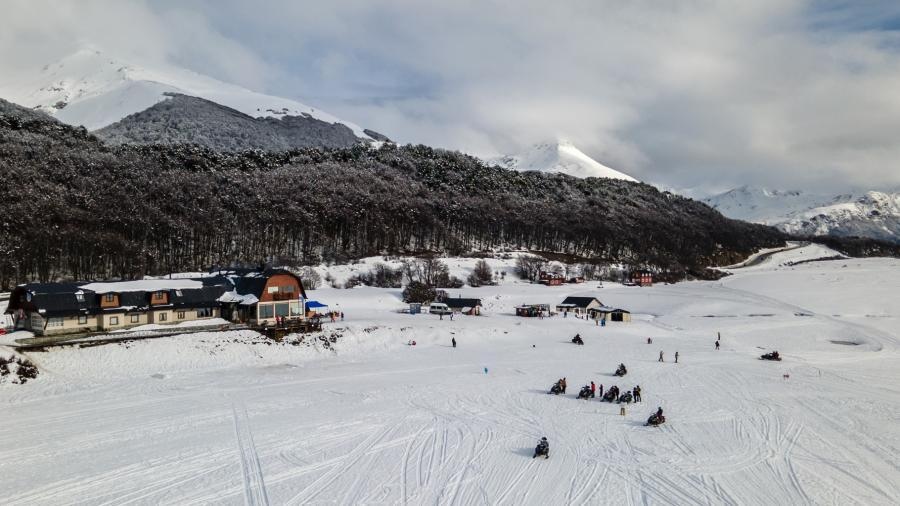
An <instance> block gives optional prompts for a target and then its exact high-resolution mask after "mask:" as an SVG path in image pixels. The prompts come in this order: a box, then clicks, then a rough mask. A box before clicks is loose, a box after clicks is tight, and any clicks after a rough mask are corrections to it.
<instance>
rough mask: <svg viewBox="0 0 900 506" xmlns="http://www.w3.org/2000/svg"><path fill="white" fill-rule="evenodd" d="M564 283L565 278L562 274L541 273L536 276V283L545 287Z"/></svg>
mask: <svg viewBox="0 0 900 506" xmlns="http://www.w3.org/2000/svg"><path fill="white" fill-rule="evenodd" d="M565 282H566V277H565V276H563V275H562V274H558V273H553V272H547V271H541V272H540V274H538V283H540V284H542V285H547V286H559V285H561V284H563V283H565Z"/></svg>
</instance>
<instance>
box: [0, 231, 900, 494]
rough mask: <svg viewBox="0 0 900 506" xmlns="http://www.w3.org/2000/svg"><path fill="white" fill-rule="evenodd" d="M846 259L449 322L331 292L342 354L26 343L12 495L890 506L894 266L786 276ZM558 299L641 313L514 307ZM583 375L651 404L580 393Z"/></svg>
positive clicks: (390, 293) (539, 297)
mask: <svg viewBox="0 0 900 506" xmlns="http://www.w3.org/2000/svg"><path fill="white" fill-rule="evenodd" d="M832 254H833V252H830V251H828V250H823V249H822V248H820V247H816V246H810V247H804V248H798V249H793V250H790V251H786V252H783V253H776V254H774V255H772V256H771V257H768V258H767V259H765V261H762V262H760V263H758V264H756V265H753V266H752V267H746V268H742V269H736V270H735V271H734V275H733V276H731V277H728V278H725V279H723V280H721V281H716V282H691V283H681V284H676V285H659V286H654V287H652V288H637V287H623V286H614V285H611V284H609V283H607V284H605V287H604V288H602V289H601V288H597V284H596V283H590V284H584V285H577V286H562V287H552V288H551V287H543V286H537V285H528V284H525V283H521V282H516V281H514V280H513V279H512V276H507V277H506V281H505V282H504V283H503V284H502V285H501V286H498V287H483V288H478V289H471V288H464V289H462V290H458V291H457V290H455V291H453V292H451V293H453V294H456V293H461V294H462V295H463V296H477V297H481V298H483V299H484V303H485V305H484V315H483V316H480V317H465V316H458V317H456V318H454V320H453V321H450V320H449V319H448V318H444V319H443V320H439V319H438V317H437V316H431V315H408V314H401V313H398V312H397V310H398V309H401V308H402V307H403V304H401V303H400V302H399V290H386V289H374V288H364V287H360V288H356V289H353V290H335V289H330V288H329V289H319V290H316V291H315V292H311V296H312V297H313V298H315V299H318V300H321V301H323V302H326V303H329V304H331V306H332V307H335V308H338V309H340V310H343V311H344V312H345V313H346V315H347V320H346V321H345V322H336V323H334V324H329V325H328V328H327V330H326V332H325V334H326V335H331V334H341V335H342V337H341V338H340V339H339V340H338V341H337V343H335V344H334V345H333V349H332V348H330V347H328V346H324V345H323V344H322V343H321V342H319V341H317V342H316V344H315V345H309V346H307V345H300V346H294V345H290V344H267V343H266V342H265V341H264V340H262V339H259V338H258V337H256V336H255V335H254V334H253V333H252V332H242V333H239V332H231V333H196V334H191V335H184V336H179V337H172V338H160V339H155V340H148V341H141V342H132V343H129V344H127V345H108V346H100V347H92V348H84V349H77V348H61V349H54V350H53V351H50V352H44V353H29V354H28V356H29V358H31V359H32V360H33V361H34V362H35V363H36V364H37V365H38V367H39V368H40V370H41V374H40V376H39V377H38V378H37V379H36V380H33V381H31V382H29V383H28V384H26V385H9V384H7V385H0V504H4V505H33V504H116V505H124V504H509V505H519V504H553V505H557V504H616V505H621V504H739V505H747V504H765V505H788V504H790V505H793V504H835V505H848V504H866V505H873V504H898V502H900V423H898V421H900V367H898V364H900V361H898V359H900V356H898V337H900V331H898V329H900V320H898V316H900V296H898V295H900V260H892V259H864V260H858V259H845V260H844V259H842V260H832V261H823V262H813V263H803V264H799V265H795V266H793V267H790V266H787V265H786V263H787V262H797V261H799V260H803V259H805V258H820V257H823V256H830V255H832ZM465 262H467V261H463V260H460V261H456V260H453V261H451V262H450V263H451V266H452V267H454V269H457V270H458V269H465V267H466V265H467V264H466V265H463V264H465ZM566 295H596V296H597V297H598V298H600V299H601V300H602V301H603V302H604V303H605V304H607V305H611V306H615V307H623V308H627V309H630V310H631V311H632V312H633V313H634V321H633V322H632V323H625V324H623V323H611V324H609V325H607V326H606V327H597V326H595V325H593V324H592V323H589V322H587V321H584V320H580V319H576V318H573V317H569V318H565V319H564V318H562V317H554V318H550V319H543V320H537V319H525V318H516V317H514V316H512V310H513V307H514V306H516V305H518V304H520V303H548V304H554V305H555V304H557V303H559V302H560V301H561V300H562V299H563V298H564V297H565V296H566ZM576 332H577V333H580V334H581V335H582V336H583V337H584V339H585V342H586V344H585V346H583V347H582V346H575V345H572V344H570V343H569V342H568V341H569V339H570V338H571V337H572V336H573V335H574V334H575V333H576ZM717 332H721V334H722V341H721V343H722V349H721V350H720V351H716V350H715V349H714V346H713V345H714V342H715V339H716V333H717ZM451 337H455V338H456V340H457V341H458V343H459V347H458V348H457V349H453V348H451V347H450V338H451ZM647 337H652V339H653V344H652V345H648V344H647V343H646V341H647ZM412 339H414V340H415V341H416V342H417V346H407V345H406V343H407V342H408V341H409V340H412ZM772 349H777V350H778V351H780V352H781V354H782V355H783V357H784V360H783V361H782V362H778V363H774V362H764V361H761V360H758V356H759V355H760V354H762V353H764V352H765V351H769V350H772ZM660 350H663V351H665V355H666V362H665V363H659V362H657V357H658V354H659V352H660ZM676 351H678V352H679V353H680V360H679V362H680V363H678V364H674V363H672V359H673V355H674V353H675V352H676ZM619 362H624V363H625V364H626V365H627V366H628V369H629V373H628V375H627V376H626V377H625V378H615V377H613V376H612V372H613V371H614V369H615V367H616V365H617V364H618V363H619ZM485 368H487V371H488V372H487V373H485V370H484V369H485ZM784 375H789V377H788V378H785V377H784ZM562 376H566V377H567V378H568V384H569V392H568V394H567V395H565V396H559V397H556V396H551V395H548V394H547V390H548V389H549V387H550V385H551V383H552V382H553V381H555V380H556V379H557V378H559V377H562ZM591 380H594V381H595V382H597V383H598V384H603V385H604V388H608V387H609V386H610V385H613V384H616V385H618V386H619V387H620V388H622V389H623V390H624V389H625V388H631V387H633V386H634V385H636V384H639V385H641V387H642V389H643V397H644V402H643V403H641V404H637V405H630V406H628V407H627V411H626V415H625V416H624V417H623V416H620V414H619V406H617V405H610V404H607V403H601V402H598V401H597V400H591V401H579V400H577V399H575V394H577V391H578V389H579V387H580V386H581V385H584V384H586V383H588V382H589V381H591ZM657 406H662V407H663V409H664V410H665V413H666V416H667V419H668V423H666V424H665V425H663V426H661V427H645V426H644V422H645V420H646V418H647V416H648V415H649V414H650V413H651V412H652V411H654V410H655V409H656V407H657ZM541 436H547V438H548V439H549V440H550V445H551V457H550V459H549V460H543V459H537V460H532V458H531V457H532V451H533V448H534V445H535V443H536V442H537V440H538V439H539V438H540V437H541Z"/></svg>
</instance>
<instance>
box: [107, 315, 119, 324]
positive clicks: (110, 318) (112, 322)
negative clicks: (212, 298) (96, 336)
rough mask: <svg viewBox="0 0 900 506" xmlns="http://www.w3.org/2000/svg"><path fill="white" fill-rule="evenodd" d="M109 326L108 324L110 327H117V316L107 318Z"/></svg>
mask: <svg viewBox="0 0 900 506" xmlns="http://www.w3.org/2000/svg"><path fill="white" fill-rule="evenodd" d="M109 324H110V325H118V324H119V317H118V316H110V317H109Z"/></svg>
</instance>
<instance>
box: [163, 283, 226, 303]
mask: <svg viewBox="0 0 900 506" xmlns="http://www.w3.org/2000/svg"><path fill="white" fill-rule="evenodd" d="M230 289H231V286H230V283H229V284H227V285H226V284H217V285H209V286H204V287H203V288H190V289H180V290H172V291H171V292H170V293H169V303H170V304H171V305H172V306H174V307H176V308H194V307H216V306H218V305H219V302H218V298H219V297H221V296H222V294H223V293H225V292H227V291H230ZM179 293H180V294H181V295H178V294H179Z"/></svg>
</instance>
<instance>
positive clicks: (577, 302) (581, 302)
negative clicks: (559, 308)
mask: <svg viewBox="0 0 900 506" xmlns="http://www.w3.org/2000/svg"><path fill="white" fill-rule="evenodd" d="M595 301H596V302H597V303H598V304H600V301H599V300H598V299H597V298H596V297H566V299H565V300H564V301H562V303H563V304H573V305H574V306H575V307H588V306H589V305H590V304H591V303H592V302H595Z"/></svg>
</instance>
